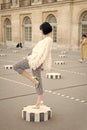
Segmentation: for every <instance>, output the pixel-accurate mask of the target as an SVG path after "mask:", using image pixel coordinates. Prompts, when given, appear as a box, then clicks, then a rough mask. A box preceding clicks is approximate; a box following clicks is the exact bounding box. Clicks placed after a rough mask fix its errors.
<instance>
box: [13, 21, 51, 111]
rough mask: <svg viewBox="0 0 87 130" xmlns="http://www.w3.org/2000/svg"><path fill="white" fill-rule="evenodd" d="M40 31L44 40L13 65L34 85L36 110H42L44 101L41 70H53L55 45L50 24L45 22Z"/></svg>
mask: <svg viewBox="0 0 87 130" xmlns="http://www.w3.org/2000/svg"><path fill="white" fill-rule="evenodd" d="M40 30H41V33H42V35H43V37H44V38H43V39H42V40H41V41H39V42H38V43H37V44H36V45H35V47H34V48H33V49H32V52H31V54H30V55H28V56H27V57H26V58H25V59H23V60H22V61H20V62H18V63H16V64H15V65H13V68H14V70H15V71H17V72H18V73H19V74H21V75H22V76H25V77H26V78H28V79H29V80H31V81H32V82H33V83H34V85H35V88H36V92H37V94H38V97H37V101H36V104H35V108H36V109H37V108H40V105H41V101H42V100H43V87H42V79H41V70H50V69H51V48H52V43H53V40H52V26H51V25H50V24H49V23H48V22H44V23H42V24H41V25H40ZM26 69H32V74H33V75H31V74H30V73H29V72H27V71H26Z"/></svg>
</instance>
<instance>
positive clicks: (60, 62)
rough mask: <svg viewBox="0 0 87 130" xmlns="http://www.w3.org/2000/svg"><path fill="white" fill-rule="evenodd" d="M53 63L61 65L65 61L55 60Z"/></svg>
mask: <svg viewBox="0 0 87 130" xmlns="http://www.w3.org/2000/svg"><path fill="white" fill-rule="evenodd" d="M55 64H57V65H58V64H61V65H63V64H65V61H55Z"/></svg>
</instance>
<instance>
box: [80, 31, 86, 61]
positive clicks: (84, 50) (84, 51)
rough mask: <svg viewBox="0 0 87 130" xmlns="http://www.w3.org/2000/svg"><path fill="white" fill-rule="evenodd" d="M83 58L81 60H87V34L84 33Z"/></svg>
mask: <svg viewBox="0 0 87 130" xmlns="http://www.w3.org/2000/svg"><path fill="white" fill-rule="evenodd" d="M81 43H82V44H81V60H80V62H81V63H82V62H84V61H85V60H87V36H86V35H85V34H83V35H82V41H81Z"/></svg>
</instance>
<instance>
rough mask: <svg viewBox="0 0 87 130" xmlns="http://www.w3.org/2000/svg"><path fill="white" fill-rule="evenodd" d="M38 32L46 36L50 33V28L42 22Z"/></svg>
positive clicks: (46, 23)
mask: <svg viewBox="0 0 87 130" xmlns="http://www.w3.org/2000/svg"><path fill="white" fill-rule="evenodd" d="M40 30H42V32H43V34H44V35H46V34H48V33H50V32H52V26H51V25H50V24H49V23H48V22H44V23H42V24H41V25H40Z"/></svg>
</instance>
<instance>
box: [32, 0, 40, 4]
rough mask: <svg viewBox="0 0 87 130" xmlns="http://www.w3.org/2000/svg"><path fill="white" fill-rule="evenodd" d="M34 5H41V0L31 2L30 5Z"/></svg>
mask: <svg viewBox="0 0 87 130" xmlns="http://www.w3.org/2000/svg"><path fill="white" fill-rule="evenodd" d="M36 4H42V0H34V1H33V2H32V5H36Z"/></svg>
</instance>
